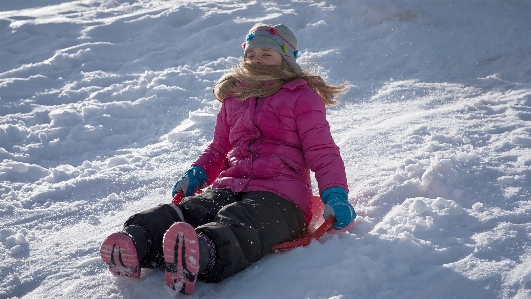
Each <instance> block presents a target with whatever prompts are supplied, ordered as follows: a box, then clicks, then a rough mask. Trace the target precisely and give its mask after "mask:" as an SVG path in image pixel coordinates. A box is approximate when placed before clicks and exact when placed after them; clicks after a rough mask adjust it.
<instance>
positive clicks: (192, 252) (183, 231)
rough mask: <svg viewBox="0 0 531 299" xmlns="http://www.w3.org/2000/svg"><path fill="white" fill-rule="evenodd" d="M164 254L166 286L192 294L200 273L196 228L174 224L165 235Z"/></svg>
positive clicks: (178, 223)
mask: <svg viewBox="0 0 531 299" xmlns="http://www.w3.org/2000/svg"><path fill="white" fill-rule="evenodd" d="M163 252H164V260H165V261H166V272H165V273H164V281H165V282H166V285H168V286H169V287H170V288H172V289H174V290H179V291H180V292H181V293H184V294H188V295H190V294H192V293H193V292H194V291H195V283H196V280H197V274H198V272H199V242H198V240H197V234H196V232H195V230H194V228H193V227H192V226H191V225H190V224H188V223H185V222H177V223H174V224H173V225H172V226H171V227H170V228H169V229H168V230H167V231H166V234H165V235H164V242H163Z"/></svg>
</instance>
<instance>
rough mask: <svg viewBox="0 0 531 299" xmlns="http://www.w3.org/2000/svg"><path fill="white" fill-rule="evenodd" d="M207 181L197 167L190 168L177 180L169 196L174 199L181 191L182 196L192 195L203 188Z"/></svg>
mask: <svg viewBox="0 0 531 299" xmlns="http://www.w3.org/2000/svg"><path fill="white" fill-rule="evenodd" d="M207 181H208V179H207V176H206V173H205V171H204V170H203V169H202V168H201V167H199V166H192V168H190V169H188V170H187V171H186V173H185V174H184V175H183V176H182V177H181V178H180V179H179V180H177V182H175V184H173V188H172V190H171V196H172V197H175V195H176V194H177V193H179V191H181V190H182V191H183V193H184V196H185V197H186V196H191V195H194V193H195V191H196V190H198V189H201V188H203V186H205V185H206V183H207Z"/></svg>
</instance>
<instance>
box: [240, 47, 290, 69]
mask: <svg viewBox="0 0 531 299" xmlns="http://www.w3.org/2000/svg"><path fill="white" fill-rule="evenodd" d="M245 60H246V61H247V62H250V63H257V64H265V65H282V55H280V53H278V52H277V51H275V50H273V49H269V48H252V49H251V50H249V52H247V55H246V56H245Z"/></svg>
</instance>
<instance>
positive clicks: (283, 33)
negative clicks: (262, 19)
mask: <svg viewBox="0 0 531 299" xmlns="http://www.w3.org/2000/svg"><path fill="white" fill-rule="evenodd" d="M242 48H243V50H245V51H244V53H243V56H244V57H245V56H246V55H247V52H248V51H249V50H250V49H252V48H269V49H273V50H275V51H277V52H278V53H280V55H282V57H284V60H286V62H287V63H288V64H289V65H290V66H292V67H293V68H295V69H296V70H298V71H301V67H300V66H299V65H298V64H297V62H296V61H295V60H296V59H297V56H298V54H299V51H298V50H297V38H296V37H295V34H293V32H292V31H291V30H290V29H289V28H288V26H286V25H283V24H279V25H275V26H272V25H268V24H263V23H258V24H256V25H254V26H253V28H251V30H249V33H248V34H247V37H246V38H245V42H244V43H243V44H242Z"/></svg>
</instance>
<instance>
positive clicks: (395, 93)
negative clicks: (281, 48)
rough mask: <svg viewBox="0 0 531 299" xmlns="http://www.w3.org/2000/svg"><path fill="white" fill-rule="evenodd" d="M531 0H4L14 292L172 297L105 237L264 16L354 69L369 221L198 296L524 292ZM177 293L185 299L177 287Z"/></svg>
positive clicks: (169, 179) (197, 138) (360, 198)
mask: <svg viewBox="0 0 531 299" xmlns="http://www.w3.org/2000/svg"><path fill="white" fill-rule="evenodd" d="M530 12H531V2H530V1H527V0H511V1H509V0H483V1H480V0H470V1H461V0H447V1H421V0H399V1H368V0H365V1H363V0H351V1H344V0H325V1H288V0H278V1H199V0H188V1H186V0H182V1H169V0H151V1H147V0H137V1H134V0H129V1H126V0H78V1H67V0H39V1H37V0H26V1H18V0H2V1H1V3H0V161H1V162H0V252H1V253H2V254H0V298H72V297H75V298H173V297H175V296H177V297H179V295H175V294H174V293H173V292H172V291H171V290H169V289H168V288H166V287H164V282H163V272H162V271H160V270H148V271H144V275H143V276H142V277H141V278H140V279H139V280H133V279H129V278H123V277H113V276H112V275H111V274H110V273H109V272H108V271H107V270H106V267H105V265H104V264H103V263H102V262H101V261H100V258H99V253H98V249H99V244H100V242H101V241H102V240H103V238H105V236H106V235H108V234H109V233H111V232H114V231H116V230H118V229H120V227H121V224H122V223H123V222H124V221H125V220H126V219H127V217H128V216H129V215H131V214H133V213H135V212H139V211H141V210H144V209H146V208H149V207H152V206H154V205H157V204H159V203H164V202H168V201H169V200H170V197H171V195H170V188H171V185H172V183H173V182H174V181H175V179H176V178H178V177H180V175H181V174H182V172H183V171H184V170H185V169H187V168H188V166H189V165H190V163H191V162H193V161H194V159H195V158H196V157H197V156H198V155H199V154H200V153H201V152H202V150H203V149H204V148H205V147H206V145H207V144H208V142H209V140H210V139H211V135H212V129H213V125H214V119H215V115H216V112H217V109H218V108H219V104H218V103H217V102H216V101H215V100H214V98H213V96H212V94H211V88H212V86H213V84H214V82H215V81H216V80H217V79H218V78H219V77H220V76H221V75H222V74H223V72H224V70H225V69H226V67H227V66H230V65H232V64H235V63H237V62H238V61H239V59H240V57H241V55H242V50H241V48H240V46H239V45H240V44H241V42H242V41H243V38H244V36H245V35H246V33H247V31H248V29H249V28H250V27H251V26H252V25H253V24H254V23H255V22H258V21H263V22H267V23H273V24H277V23H285V24H287V25H288V26H290V27H291V28H292V29H293V30H294V31H295V33H296V34H297V36H298V39H299V46H300V53H301V57H300V59H299V62H300V64H301V65H302V66H303V67H305V68H314V69H315V70H316V71H318V72H319V73H320V74H321V75H323V76H325V77H326V78H327V79H328V81H329V82H332V83H340V82H343V81H344V80H348V81H349V82H350V84H351V86H350V90H349V92H348V93H347V94H346V95H344V96H343V97H342V98H340V100H341V101H342V103H341V105H339V106H337V107H334V108H331V109H329V111H328V119H329V122H330V124H331V128H332V131H333V135H334V138H335V140H336V142H337V143H338V145H339V146H340V147H341V150H342V151H341V153H342V156H343V159H344V161H345V164H346V166H347V175H348V181H349V185H350V189H351V190H350V193H349V200H350V201H351V202H352V203H353V204H354V205H355V207H356V210H357V212H358V218H357V219H356V223H355V226H354V227H352V228H351V229H350V230H349V231H348V232H346V233H341V234H327V235H325V236H324V238H323V239H322V241H320V242H313V243H312V244H310V245H309V246H308V247H305V248H297V249H295V250H292V251H289V252H285V253H281V254H275V255H270V256H268V257H266V258H265V259H263V260H262V261H260V262H258V263H256V264H255V265H253V266H252V267H251V268H249V269H248V270H246V271H243V272H242V273H240V274H238V275H236V276H234V277H232V278H230V279H228V280H226V281H224V282H222V283H219V284H205V283H199V284H198V287H197V290H196V293H194V294H193V295H192V296H188V298H315V299H317V298H343V299H344V298H371V299H372V298H428V297H429V298H445V299H447V298H530V297H531V243H530V241H529V240H530V236H531V198H530V197H531V39H530V38H529V37H530V36H531V18H530V17H529V14H530ZM181 297H186V296H184V295H182V296H181Z"/></svg>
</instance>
